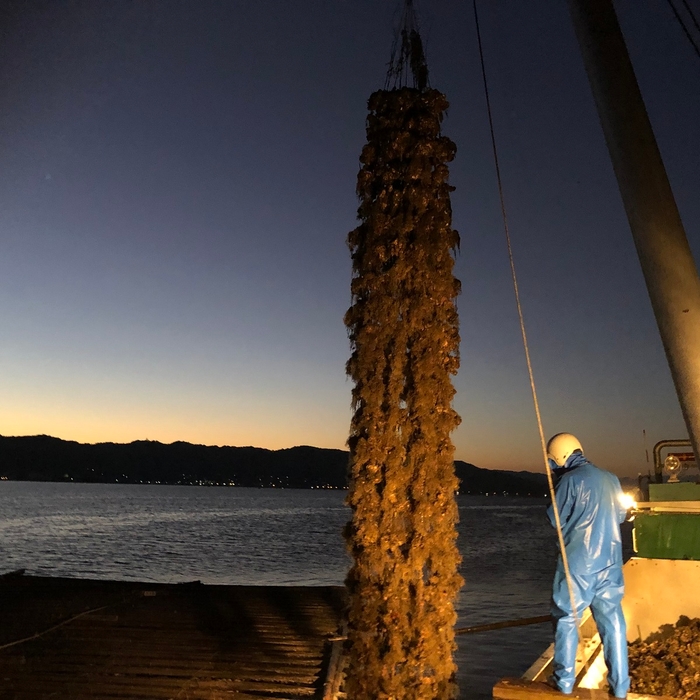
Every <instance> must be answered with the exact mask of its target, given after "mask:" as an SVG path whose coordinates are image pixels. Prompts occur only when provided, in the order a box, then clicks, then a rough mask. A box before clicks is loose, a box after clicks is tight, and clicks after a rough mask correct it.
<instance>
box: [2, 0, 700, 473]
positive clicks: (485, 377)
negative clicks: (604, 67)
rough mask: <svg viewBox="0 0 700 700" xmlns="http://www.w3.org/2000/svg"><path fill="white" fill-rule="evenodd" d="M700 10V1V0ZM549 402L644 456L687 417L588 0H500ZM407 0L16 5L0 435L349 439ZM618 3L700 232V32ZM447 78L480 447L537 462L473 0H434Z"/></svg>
mask: <svg viewBox="0 0 700 700" xmlns="http://www.w3.org/2000/svg"><path fill="white" fill-rule="evenodd" d="M691 4H692V5H693V7H695V8H696V10H697V11H698V12H699V13H700V7H698V3H697V0H696V1H695V2H693V3H691ZM481 5H482V9H481V13H482V18H481V19H482V24H483V32H484V42H485V51H486V61H487V70H488V73H489V77H490V81H491V90H492V98H493V107H494V111H495V122H496V130H497V137H498V139H499V145H500V149H501V157H502V170H503V176H504V184H505V188H506V192H505V194H506V203H507V206H508V208H509V216H510V224H511V233H512V237H513V245H514V253H515V259H516V265H517V268H518V272H519V276H520V285H521V293H522V298H523V303H524V311H525V319H526V323H527V326H528V331H529V337H530V342H531V351H532V357H533V363H534V369H535V373H536V380H537V383H538V390H539V394H540V399H541V402H542V410H543V418H544V421H545V430H546V431H547V432H548V433H554V432H558V431H561V430H569V431H572V432H575V433H577V434H579V436H580V438H581V440H582V442H583V443H584V447H586V448H587V451H588V453H589V455H590V456H591V457H592V458H594V459H595V460H596V461H598V462H599V463H600V464H601V466H608V467H609V468H612V469H614V470H616V471H617V472H618V473H620V474H636V473H637V471H639V470H644V471H646V464H645V463H644V450H643V444H642V429H646V430H647V433H648V435H649V445H650V446H651V445H652V444H653V443H654V442H655V441H656V440H658V439H662V438H668V437H683V436H684V435H685V430H684V427H683V424H682V420H681V418H680V411H679V409H678V407H677V401H676V399H675V394H674V391H673V387H672V384H671V380H670V375H669V372H668V369H667V366H666V362H665V358H664V356H663V351H662V348H661V343H660V340H659V338H658V334H657V332H656V327H655V323H654V319H653V316H652V312H651V309H650V305H649V301H648V298H647V295H646V290H645V288H644V285H643V280H642V276H641V272H640V270H639V265H638V263H637V259H636V254H635V251H634V246H633V243H632V238H631V235H630V233H629V229H628V226H627V221H626V218H625V216H624V212H623V209H622V205H621V202H620V197H619V194H618V191H617V185H616V183H615V180H614V178H613V174H612V168H611V166H610V162H609V158H608V155H607V151H606V149H605V144H604V141H603V137H602V132H601V129H600V126H599V124H598V119H597V115H596V113H595V110H594V106H593V102H592V98H591V94H590V90H589V87H588V84H587V81H586V77H585V74H584V71H583V66H582V61H581V58H580V55H579V53H578V48H577V45H576V43H575V39H574V36H573V30H572V27H571V22H570V19H569V16H568V10H567V7H566V3H553V2H548V1H545V0H529V1H528V2H527V3H513V2H482V3H481ZM397 7H398V2H395V1H394V0H303V2H302V1H301V0H255V1H254V2H253V1H252V0H250V1H248V0H239V1H236V2H234V1H229V0H221V1H219V2H213V1H211V2H208V1H206V0H204V1H200V2H196V3H195V2H174V1H170V0H169V1H168V2H166V1H165V0H162V1H147V2H121V1H120V2H116V1H114V2H99V3H95V2H93V1H92V0H84V1H73V2H65V3H56V2H49V1H45V2H35V3H26V4H25V3H19V2H16V3H14V5H13V6H11V7H10V9H9V10H8V11H7V12H6V15H5V16H3V18H2V26H3V27H4V30H3V34H2V36H1V37H0V162H1V163H2V167H1V168H0V243H1V248H0V327H1V328H2V333H0V360H1V361H2V364H1V366H2V372H0V433H2V434H5V435H12V434H15V435H17V434H35V433H48V434H53V435H57V436H59V437H62V438H67V439H77V440H82V441H90V442H96V441H106V440H114V441H129V440H133V439H140V438H150V439H157V440H162V441H166V442H170V441H173V440H177V439H182V440H189V441H193V442H202V443H208V444H232V445H249V444H252V445H258V446H263V447H270V448H278V447H288V446H292V445H296V444H313V445H318V446H323V447H343V446H344V443H345V439H346V436H347V429H348V423H349V418H350V409H349V405H350V383H349V381H348V380H346V378H345V374H344V364H345V361H346V359H347V356H348V353H349V348H348V342H347V337H346V333H345V328H344V326H343V322H342V318H343V313H344V312H345V310H346V308H347V306H348V305H349V302H350V293H349V281H350V260H349V255H348V252H347V249H346V246H345V238H346V235H347V232H348V231H349V230H350V229H351V228H353V227H354V226H355V212H356V207H357V201H356V197H355V178H356V174H357V170H358V165H359V163H358V157H359V153H360V149H361V147H362V145H363V142H364V138H365V135H364V121H365V115H366V100H367V98H368V97H369V95H370V93H371V92H372V91H373V90H375V89H377V88H380V87H382V86H383V84H384V75H385V70H386V63H387V61H388V58H389V50H390V46H391V41H392V31H393V27H394V26H395V24H396V21H397V12H396V9H397ZM617 7H618V12H619V14H620V18H621V21H622V24H623V29H624V31H625V35H626V38H627V41H628V45H629V49H630V53H631V55H632V60H633V62H634V65H635V68H636V70H637V74H638V78H639V82H640V85H641V88H642V91H643V93H644V96H645V99H646V102H647V106H648V109H649V113H650V116H651V119H652V123H653V125H654V128H655V131H656V134H657V138H658V140H659V144H660V147H661V151H662V154H663V156H664V159H665V162H666V166H667V169H668V172H669V176H670V178H671V182H672V185H673V187H674V191H675V193H676V197H677V200H678V204H679V208H680V210H681V215H682V217H683V219H684V222H685V225H686V229H687V232H688V236H689V238H690V241H691V246H692V247H693V249H694V251H695V254H696V258H697V255H698V252H699V249H700V230H699V229H700V197H699V196H698V192H699V191H700V173H699V169H698V152H699V149H700V118H699V115H700V60H698V57H697V56H696V55H695V54H694V53H693V50H692V47H691V46H690V44H689V43H688V42H687V40H686V39H685V37H684V36H683V34H682V31H681V29H680V27H679V26H678V24H677V23H676V21H675V19H674V17H673V15H672V14H671V11H670V9H669V8H668V5H667V3H666V2H665V0H650V1H649V2H646V3H639V2H634V1H633V0H624V1H620V2H618V3H617ZM419 9H420V12H421V20H422V26H423V33H424V37H425V39H426V43H427V52H428V61H429V65H430V69H431V80H432V84H433V86H434V87H437V88H438V89H440V90H442V91H443V92H445V93H446V94H447V96H448V98H449V100H450V102H451V108H450V111H449V115H448V118H447V119H446V121H445V126H444V130H445V133H446V134H447V135H449V136H450V137H451V138H452V139H453V140H454V141H455V142H456V143H457V146H458V153H457V158H456V160H455V162H454V163H453V166H452V169H451V173H452V176H451V180H452V183H453V184H454V185H455V186H456V188H457V189H456V191H455V192H454V194H453V199H452V205H453V211H454V225H455V227H456V228H457V229H458V230H459V231H460V234H461V236H462V249H461V253H460V255H459V257H458V260H457V265H456V274H457V276H458V277H459V278H460V279H461V280H462V284H463V293H462V296H461V298H460V300H459V307H460V314H461V327H462V370H461V371H460V374H459V376H458V377H457V379H456V387H457V392H458V393H457V397H456V407H457V409H458V411H459V412H460V413H461V415H462V417H463V424H462V426H461V427H460V428H459V429H458V431H457V432H456V433H455V435H454V440H455V444H456V446H457V456H458V457H459V458H461V459H465V460H469V461H472V462H474V463H476V464H478V465H480V466H486V467H503V468H534V469H539V468H541V463H540V460H541V458H540V457H539V454H538V449H539V442H538V437H537V432H536V427H535V421H534V414H533V410H532V406H531V399H530V394H529V386H528V382H527V376H526V371H525V363H524V357H523V352H522V347H521V343H520V336H519V329H518V325H517V318H516V314H515V307H514V302H513V295H512V288H511V283H510V278H509V269H508V261H507V256H506V250H505V244H504V240H503V233H502V227H501V223H500V218H499V209H498V202H497V193H496V187H495V181H494V169H493V162H492V159H491V153H490V144H489V142H488V128H487V122H486V115H485V107H484V100H483V94H482V89H481V84H480V73H479V66H478V55H477V49H476V40H475V32H474V24H473V18H472V16H471V3H468V2H463V1H460V2H457V0H440V2H430V3H429V2H427V0H423V2H422V3H421V5H420V7H419Z"/></svg>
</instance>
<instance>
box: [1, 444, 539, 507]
mask: <svg viewBox="0 0 700 700" xmlns="http://www.w3.org/2000/svg"><path fill="white" fill-rule="evenodd" d="M347 465H348V453H347V452H346V451H344V450H330V449H324V448H320V447H309V446H306V445H304V446H300V447H291V448H289V449H284V450H266V449H263V448H261V447H208V446H206V445H193V444H191V443H188V442H174V443H172V444H170V445H164V444H163V443H160V442H154V441H150V440H138V441H136V442H131V443H128V444H119V443H112V442H104V443H98V444H96V445H89V444H82V443H79V442H72V441H67V440H60V439H59V438H54V437H49V436H48V435H37V436H31V437H3V436H0V479H9V480H12V481H78V482H92V483H112V484H113V483H115V482H116V483H124V484H197V485H203V486H254V487H264V488H269V487H277V488H302V489H307V488H316V489H318V488H334V489H342V488H345V487H346V485H347ZM455 470H456V473H457V476H458V477H459V479H460V483H461V486H460V492H461V493H471V494H494V495H495V494H503V495H511V496H543V495H545V493H546V491H547V480H546V477H545V475H544V474H535V473H532V472H525V471H521V472H508V471H497V470H492V469H480V468H479V467H475V466H474V465H473V464H469V463H467V462H462V461H459V460H458V461H456V462H455Z"/></svg>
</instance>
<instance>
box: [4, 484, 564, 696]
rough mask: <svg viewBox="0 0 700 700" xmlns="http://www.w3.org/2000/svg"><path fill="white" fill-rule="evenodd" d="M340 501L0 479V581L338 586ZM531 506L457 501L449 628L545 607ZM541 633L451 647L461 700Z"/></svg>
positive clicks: (527, 658)
mask: <svg viewBox="0 0 700 700" xmlns="http://www.w3.org/2000/svg"><path fill="white" fill-rule="evenodd" d="M344 495H345V494H344V493H343V492H340V491H324V490H307V491H301V490H275V489H245V488H203V487H194V486H129V485H122V484H109V485H106V484H49V483H26V482H10V481H5V482H0V572H2V571H10V570H13V569H19V568H24V569H26V570H27V573H30V574H38V575H45V576H77V577H82V578H101V579H130V580H141V581H144V580H145V581H159V582H166V583H169V582H170V583H175V582H181V581H192V580H200V581H202V582H203V583H216V584H277V585H280V584H281V585H284V584H290V585H291V584H300V585H342V583H343V579H344V577H345V573H346V571H347V567H348V564H349V560H348V558H347V555H346V553H345V549H344V545H343V541H342V537H341V530H342V527H343V525H344V524H345V522H346V521H347V519H348V510H347V508H346V507H345V505H344V504H343V499H344ZM544 503H545V502H544V501H543V500H539V499H520V498H504V497H489V498H487V497H480V496H459V497H458V504H459V513H460V524H459V546H460V550H461V552H462V556H463V563H462V575H463V576H464V578H465V579H466V584H465V588H464V589H463V591H462V594H461V596H460V600H459V604H458V611H459V615H460V620H459V623H458V624H459V625H460V626H471V625H478V624H482V623H486V622H495V621H498V620H503V619H510V618H517V617H530V616H535V615H544V614H547V613H548V612H549V591H550V585H551V579H552V574H553V571H554V562H555V557H556V543H555V537H554V534H553V531H552V529H551V528H550V526H549V524H548V523H547V521H546V519H545V517H544ZM550 637H551V633H550V629H549V625H537V626H533V627H521V628H515V629H511V630H499V631H493V632H483V633H480V634H475V635H468V636H463V637H461V638H460V639H459V651H458V655H457V661H458V664H459V684H460V688H461V695H460V697H461V698H486V697H490V689H491V686H492V685H493V683H494V682H495V681H496V680H497V679H498V678H500V677H503V676H506V675H510V676H513V675H520V674H521V673H522V672H523V671H524V670H525V669H526V668H527V667H528V666H529V665H530V663H531V662H532V661H534V660H535V658H536V657H537V656H538V655H539V654H540V653H541V652H542V651H543V649H544V647H545V646H546V645H547V644H548V643H549V641H550Z"/></svg>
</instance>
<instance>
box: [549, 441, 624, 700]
mask: <svg viewBox="0 0 700 700" xmlns="http://www.w3.org/2000/svg"><path fill="white" fill-rule="evenodd" d="M547 457H548V459H549V460H550V465H552V468H553V471H554V474H555V476H556V477H557V483H556V487H555V494H556V501H557V507H558V509H559V519H560V522H561V529H562V534H563V537H564V546H565V548H566V557H567V560H568V563H569V571H570V574H571V584H572V588H573V593H574V599H575V602H576V611H577V615H578V616H579V620H580V616H581V614H582V613H583V611H584V610H585V609H586V608H587V607H589V606H590V608H591V612H592V614H593V619H594V620H595V623H596V626H597V627H598V632H599V633H600V638H601V641H602V642H603V654H604V658H605V663H606V665H607V667H608V685H609V687H610V693H611V694H612V695H614V696H615V697H618V698H624V697H626V695H627V691H628V690H629V685H630V680H629V675H628V668H627V629H626V626H625V618H624V616H623V614H622V605H621V602H622V596H623V593H624V581H623V579H622V540H621V537H620V523H622V522H624V520H625V519H626V517H627V510H626V507H625V506H624V505H623V499H622V489H621V487H620V481H619V479H618V478H617V477H616V476H615V475H614V474H611V473H610V472H606V471H604V470H602V469H599V468H598V467H596V466H595V465H593V464H591V463H590V462H589V461H588V460H587V459H586V458H585V457H584V456H583V448H582V447H581V443H580V442H579V441H578V440H577V439H576V438H575V437H574V436H573V435H571V434H570V433H559V434H558V435H555V436H554V437H553V438H552V439H551V440H550V441H549V443H548V444H547ZM547 515H548V516H549V520H550V522H551V523H552V525H555V519H554V511H553V507H552V506H551V505H550V507H549V509H548V511H547ZM552 618H553V619H554V673H553V675H552V677H551V678H550V683H552V685H554V686H555V687H556V688H558V689H559V690H560V691H561V692H562V693H571V692H572V690H573V687H574V683H575V680H576V673H575V666H576V648H577V645H578V634H577V630H576V620H575V618H574V614H573V610H572V605H571V596H570V594H569V588H568V586H567V583H566V576H565V574H564V566H563V563H562V558H561V553H560V554H559V561H558V562H557V568H556V573H555V574H554V585H553V589H552Z"/></svg>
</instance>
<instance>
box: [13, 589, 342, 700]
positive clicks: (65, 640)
mask: <svg viewBox="0 0 700 700" xmlns="http://www.w3.org/2000/svg"><path fill="white" fill-rule="evenodd" d="M343 594H344V589H342V588H336V587H276V586H260V587H255V586H204V585H201V584H179V585H178V584H176V585H165V584H143V583H130V582H116V581H87V580H80V579H61V578H39V577H29V576H6V577H2V578H0V700H29V699H30V698H31V699H32V700H33V699H35V698H52V699H61V698H65V699H68V698H70V699H71V700H81V699H82V698H101V699H104V700H106V699H107V698H109V699H114V700H116V699H117V698H119V699H120V700H124V699H132V698H133V699H134V700H137V699H138V700H140V699H146V698H147V699H148V700H155V699H161V698H173V699H175V698H177V699H178V700H195V699H200V698H202V699H204V698H206V699H211V700H214V699H217V700H218V699H220V698H221V699H223V698H232V699H235V700H253V699H255V700H260V699H261V698H278V699H283V698H289V699H297V698H313V697H320V694H321V691H322V685H323V676H324V673H325V665H326V664H327V663H328V657H329V652H330V645H329V644H328V643H327V641H326V638H327V637H328V636H329V635H333V634H334V633H335V632H336V631H337V629H338V623H339V620H340V617H341V611H342V607H343ZM54 625H59V626H57V627H55V628H54V629H51V630H50V631H47V632H45V631H46V630H49V628H51V627H53V626H54ZM41 632H45V633H44V634H42V635H41V636H40V637H38V638H35V639H29V640H28V641H23V642H22V643H20V644H14V645H12V646H5V647H4V648H3V646H4V645H6V644H8V643H12V642H14V641H17V640H19V639H25V638H28V637H31V636H32V635H34V634H37V633H41Z"/></svg>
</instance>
